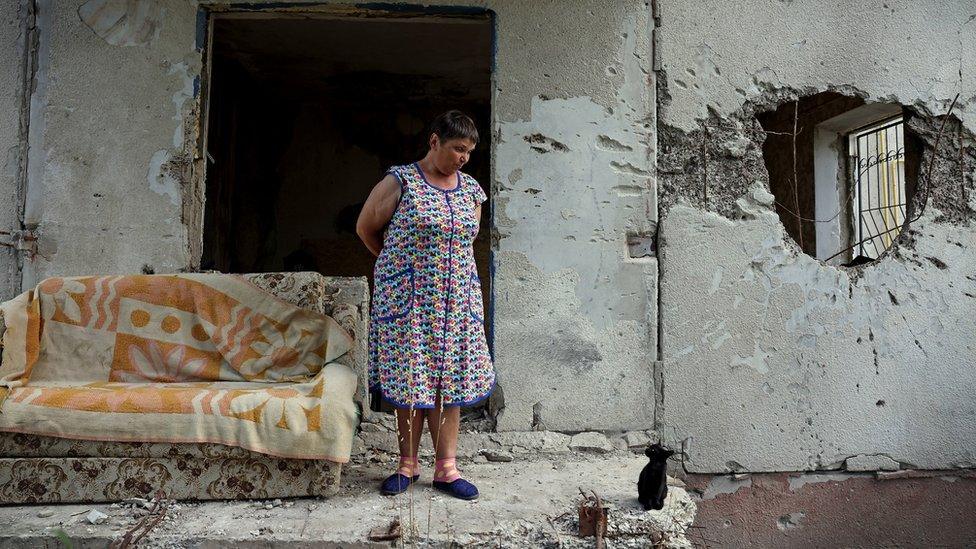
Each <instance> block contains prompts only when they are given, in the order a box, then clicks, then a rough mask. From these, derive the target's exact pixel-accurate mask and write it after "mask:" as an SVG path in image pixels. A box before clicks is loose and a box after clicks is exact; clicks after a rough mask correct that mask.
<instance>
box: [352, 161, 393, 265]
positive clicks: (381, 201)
mask: <svg viewBox="0 0 976 549" xmlns="http://www.w3.org/2000/svg"><path fill="white" fill-rule="evenodd" d="M399 200H400V182H399V181H397V178H396V176H394V175H393V174H387V176H386V177H384V178H383V179H381V180H380V182H379V183H377V184H376V186H374V187H373V190H372V191H370V193H369V196H368V197H367V198H366V202H365V203H364V204H363V210H362V211H361V212H360V213H359V219H358V220H357V221H356V234H358V235H359V238H360V239H362V241H363V243H364V244H366V247H367V248H369V251H370V252H372V253H373V255H377V256H378V255H380V250H382V249H383V231H384V229H385V228H386V225H387V223H389V222H390V219H391V218H392V217H393V212H394V211H395V210H396V207H397V203H398V201H399Z"/></svg>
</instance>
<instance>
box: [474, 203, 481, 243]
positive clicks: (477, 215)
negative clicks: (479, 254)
mask: <svg viewBox="0 0 976 549" xmlns="http://www.w3.org/2000/svg"><path fill="white" fill-rule="evenodd" d="M474 218H475V219H477V220H478V224H477V225H475V227H474V237H475V238H478V233H479V232H480V231H481V204H478V205H477V206H475V207H474Z"/></svg>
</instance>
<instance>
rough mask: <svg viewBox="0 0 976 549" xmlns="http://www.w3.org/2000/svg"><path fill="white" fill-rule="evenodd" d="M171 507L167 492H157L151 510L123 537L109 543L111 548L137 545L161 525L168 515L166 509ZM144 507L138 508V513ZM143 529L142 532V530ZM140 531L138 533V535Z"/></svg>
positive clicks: (121, 548)
mask: <svg viewBox="0 0 976 549" xmlns="http://www.w3.org/2000/svg"><path fill="white" fill-rule="evenodd" d="M168 508H169V504H168V503H167V502H166V494H164V493H163V491H162V490H158V491H157V492H156V497H154V498H153V500H152V507H151V508H150V509H149V512H148V513H147V514H146V515H145V516H143V517H142V518H141V519H139V522H137V523H136V524H135V525H134V526H133V527H132V528H131V529H129V531H127V532H126V533H125V534H123V535H122V537H121V538H118V539H116V540H115V541H113V542H112V543H111V544H109V549H128V548H129V547H135V546H136V545H137V544H138V543H139V540H141V539H142V538H143V537H145V536H146V534H148V533H149V532H150V531H151V530H152V529H153V528H155V527H156V526H158V525H159V523H160V522H162V521H163V519H164V518H167V517H166V510H167V509H168ZM141 511H143V509H138V508H136V513H137V514H141V513H139V512H141ZM140 530H141V532H140ZM137 532H138V535H137Z"/></svg>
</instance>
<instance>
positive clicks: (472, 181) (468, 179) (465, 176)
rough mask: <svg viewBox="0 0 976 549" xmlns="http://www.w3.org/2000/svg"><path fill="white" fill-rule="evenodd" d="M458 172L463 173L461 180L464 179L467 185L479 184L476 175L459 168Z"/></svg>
mask: <svg viewBox="0 0 976 549" xmlns="http://www.w3.org/2000/svg"><path fill="white" fill-rule="evenodd" d="M458 173H459V174H461V180H462V182H463V183H464V185H465V186H471V185H477V184H478V180H477V179H475V178H474V176H472V175H471V174H468V173H464V172H462V171H461V170H458Z"/></svg>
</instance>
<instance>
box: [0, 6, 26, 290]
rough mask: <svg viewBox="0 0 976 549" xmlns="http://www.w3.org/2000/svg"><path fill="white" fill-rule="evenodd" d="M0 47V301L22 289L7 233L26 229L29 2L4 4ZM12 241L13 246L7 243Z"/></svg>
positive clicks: (18, 270)
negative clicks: (23, 216)
mask: <svg viewBox="0 0 976 549" xmlns="http://www.w3.org/2000/svg"><path fill="white" fill-rule="evenodd" d="M0 13H2V14H3V15H2V16H0V49H2V51H5V52H8V53H7V54H6V55H4V56H2V58H0V152H2V155H3V156H2V161H0V242H3V243H5V245H0V300H5V299H9V298H11V297H13V296H14V295H15V294H17V293H19V292H20V268H19V266H18V261H19V258H18V252H17V251H16V250H15V248H14V246H13V244H14V243H15V240H16V238H15V237H13V235H8V234H4V233H6V232H14V231H18V230H20V229H22V228H23V226H22V224H21V219H20V209H21V208H20V203H21V200H22V197H23V183H24V170H23V168H24V165H23V164H22V162H21V161H22V160H24V159H25V156H24V153H25V152H26V149H25V148H24V147H25V146H26V144H27V136H26V135H24V133H23V131H24V130H25V129H26V127H25V125H24V124H23V123H22V120H21V116H22V114H26V112H24V110H23V109H24V107H25V106H26V103H25V101H26V99H25V85H24V68H25V65H24V64H25V62H27V61H28V58H26V57H25V56H24V51H25V49H26V44H27V43H28V42H29V41H30V37H31V32H30V29H29V25H30V23H31V19H30V13H29V10H28V3H27V2H22V1H19V0H3V2H2V3H0ZM6 244H10V245H6Z"/></svg>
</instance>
